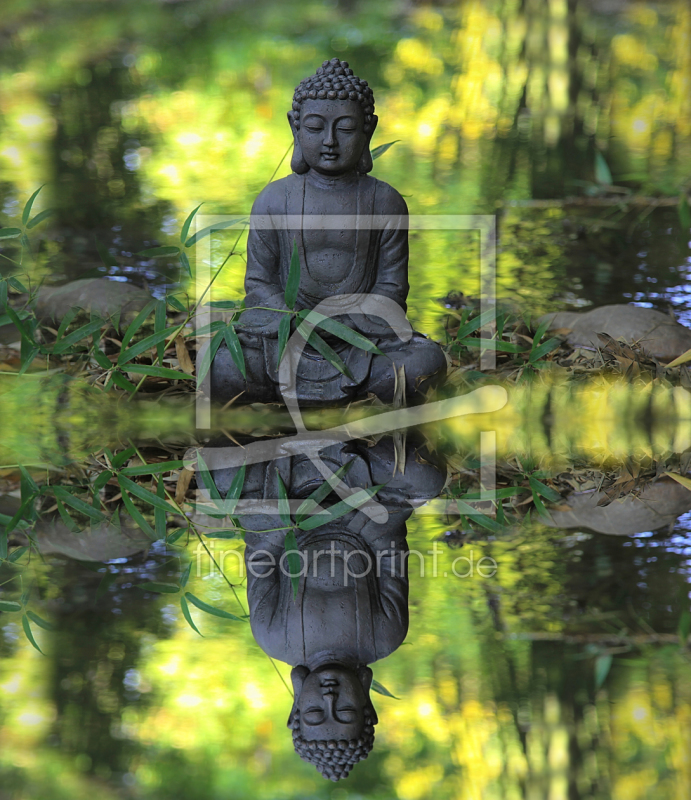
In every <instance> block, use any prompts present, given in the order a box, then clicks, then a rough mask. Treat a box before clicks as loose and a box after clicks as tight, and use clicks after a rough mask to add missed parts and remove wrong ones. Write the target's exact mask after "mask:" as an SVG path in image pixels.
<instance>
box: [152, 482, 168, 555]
mask: <svg viewBox="0 0 691 800" xmlns="http://www.w3.org/2000/svg"><path fill="white" fill-rule="evenodd" d="M156 497H158V499H159V500H164V499H165V485H164V483H163V478H162V477H161V476H159V478H158V485H157V486H156ZM164 501H165V500H164ZM154 530H155V531H156V538H157V539H158V540H159V541H161V540H163V539H165V538H166V510H165V509H164V508H155V509H154Z"/></svg>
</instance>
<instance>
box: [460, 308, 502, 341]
mask: <svg viewBox="0 0 691 800" xmlns="http://www.w3.org/2000/svg"><path fill="white" fill-rule="evenodd" d="M496 318H497V308H496V306H492V308H489V309H487V311H485V312H484V313H482V314H479V315H478V316H477V317H474V318H473V319H471V320H470V322H466V323H465V324H464V325H461V327H460V328H459V329H458V331H457V332H456V340H457V341H459V342H460V341H461V339H465V337H466V336H468V334H470V333H474V332H475V331H476V330H479V329H480V328H482V327H484V326H485V325H489V323H490V322H493V321H494V320H495V319H496Z"/></svg>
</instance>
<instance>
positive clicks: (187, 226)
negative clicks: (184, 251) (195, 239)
mask: <svg viewBox="0 0 691 800" xmlns="http://www.w3.org/2000/svg"><path fill="white" fill-rule="evenodd" d="M203 205H204V203H200V204H199V205H198V206H197V207H196V208H195V209H194V211H192V212H191V213H190V215H189V216H188V217H187V219H186V220H185V222H184V224H183V226H182V230H181V231H180V241H181V242H183V243H184V242H185V239H186V238H187V234H188V233H189V232H190V225H191V224H192V220H193V219H194V215H195V214H196V213H197V211H199V209H200V208H201V207H202V206H203Z"/></svg>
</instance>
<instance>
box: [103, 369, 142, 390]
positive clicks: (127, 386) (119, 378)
mask: <svg viewBox="0 0 691 800" xmlns="http://www.w3.org/2000/svg"><path fill="white" fill-rule="evenodd" d="M110 377H111V380H112V381H113V383H114V384H115V385H116V386H119V387H120V388H121V389H124V390H125V391H126V392H130V393H132V392H134V391H136V388H137V387H136V386H134V385H133V384H132V383H130V382H129V381H128V380H127V378H126V377H125V376H124V375H122V374H121V373H120V372H118V371H117V370H114V371H113V372H112V373H111V376H110Z"/></svg>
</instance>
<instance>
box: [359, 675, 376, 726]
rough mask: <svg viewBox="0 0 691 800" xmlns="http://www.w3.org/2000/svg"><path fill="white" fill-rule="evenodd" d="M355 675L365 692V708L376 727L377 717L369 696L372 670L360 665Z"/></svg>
mask: <svg viewBox="0 0 691 800" xmlns="http://www.w3.org/2000/svg"><path fill="white" fill-rule="evenodd" d="M357 674H358V678H359V679H360V683H361V684H362V688H363V689H364V690H365V695H366V696H367V707H368V708H369V712H370V714H371V715H372V722H373V724H374V725H376V724H377V723H378V722H379V717H378V716H377V712H376V710H375V708H374V705H373V704H372V699H371V698H370V695H369V693H370V689H371V687H372V678H373V677H374V676H373V674H372V670H371V669H370V668H369V667H366V666H364V665H362V666H359V667H358V670H357Z"/></svg>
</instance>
